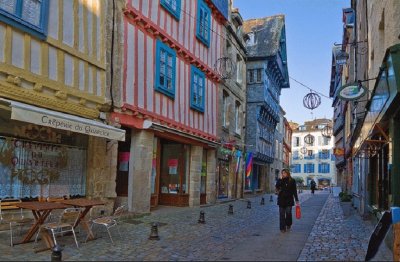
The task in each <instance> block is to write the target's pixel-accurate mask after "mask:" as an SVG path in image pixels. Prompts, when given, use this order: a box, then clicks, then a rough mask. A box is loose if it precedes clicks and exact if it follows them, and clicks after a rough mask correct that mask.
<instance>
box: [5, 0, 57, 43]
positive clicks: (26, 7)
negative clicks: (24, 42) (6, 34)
mask: <svg viewBox="0 0 400 262" xmlns="http://www.w3.org/2000/svg"><path fill="white" fill-rule="evenodd" d="M48 13H49V2H48V0H6V1H4V0H2V1H0V21H2V22H4V23H7V24H9V25H11V26H14V27H16V28H18V29H20V30H22V31H24V32H27V33H29V34H31V35H33V36H35V37H37V38H39V39H41V40H43V39H45V38H46V36H47V19H48Z"/></svg>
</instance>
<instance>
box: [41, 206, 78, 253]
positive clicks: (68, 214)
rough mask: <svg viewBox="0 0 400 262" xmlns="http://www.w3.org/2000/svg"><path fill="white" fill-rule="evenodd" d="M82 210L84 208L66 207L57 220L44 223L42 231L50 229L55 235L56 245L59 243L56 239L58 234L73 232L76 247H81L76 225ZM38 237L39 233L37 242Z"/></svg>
mask: <svg viewBox="0 0 400 262" xmlns="http://www.w3.org/2000/svg"><path fill="white" fill-rule="evenodd" d="M81 211H82V210H81V209H80V208H75V207H70V208H66V209H64V211H63V213H62V215H61V216H60V218H59V219H58V221H57V222H48V223H44V224H42V225H41V226H40V231H43V230H50V231H51V234H52V236H53V241H54V245H57V239H56V235H57V234H64V233H68V232H72V234H73V236H74V240H75V244H76V247H77V248H79V245H78V241H77V240H76V234H75V230H74V226H75V223H76V222H77V220H78V219H79V216H80V214H81ZM37 237H38V235H36V239H35V243H36V242H37Z"/></svg>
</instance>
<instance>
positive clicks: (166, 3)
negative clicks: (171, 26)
mask: <svg viewBox="0 0 400 262" xmlns="http://www.w3.org/2000/svg"><path fill="white" fill-rule="evenodd" d="M160 3H161V6H162V7H164V8H165V9H166V10H167V11H168V12H170V13H171V15H173V16H174V17H175V19H176V20H178V21H179V19H180V17H181V0H160Z"/></svg>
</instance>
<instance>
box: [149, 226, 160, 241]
mask: <svg viewBox="0 0 400 262" xmlns="http://www.w3.org/2000/svg"><path fill="white" fill-rule="evenodd" d="M149 239H150V240H160V237H159V236H158V224H157V223H153V224H152V225H151V233H150V236H149Z"/></svg>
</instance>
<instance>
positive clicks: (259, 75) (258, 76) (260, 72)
mask: <svg viewBox="0 0 400 262" xmlns="http://www.w3.org/2000/svg"><path fill="white" fill-rule="evenodd" d="M256 72H257V83H261V80H262V69H261V68H259V69H257V70H256Z"/></svg>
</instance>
